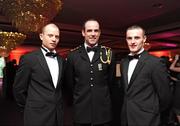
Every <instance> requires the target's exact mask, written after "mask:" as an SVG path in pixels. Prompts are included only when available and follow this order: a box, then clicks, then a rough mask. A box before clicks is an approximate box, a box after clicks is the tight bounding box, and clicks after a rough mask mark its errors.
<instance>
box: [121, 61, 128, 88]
mask: <svg viewBox="0 0 180 126" xmlns="http://www.w3.org/2000/svg"><path fill="white" fill-rule="evenodd" d="M122 65H123V66H122V74H123V78H124V83H125V87H126V89H127V88H128V66H129V59H128V58H126V59H124V62H123V64H122Z"/></svg>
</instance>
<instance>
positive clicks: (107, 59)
mask: <svg viewBox="0 0 180 126" xmlns="http://www.w3.org/2000/svg"><path fill="white" fill-rule="evenodd" d="M101 48H102V49H105V53H106V59H105V60H104V59H103V53H102V51H100V60H101V62H102V63H104V64H106V63H107V64H111V57H112V53H111V48H106V47H105V46H101Z"/></svg>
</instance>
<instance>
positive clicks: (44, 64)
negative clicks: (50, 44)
mask: <svg viewBox="0 0 180 126" xmlns="http://www.w3.org/2000/svg"><path fill="white" fill-rule="evenodd" d="M37 57H38V60H39V63H40V65H41V66H42V68H43V70H44V71H45V73H46V74H47V75H48V76H49V77H51V74H50V71H49V68H48V65H47V62H46V59H45V57H44V56H43V53H42V52H41V50H39V52H38V55H37ZM51 80H52V78H51Z"/></svg>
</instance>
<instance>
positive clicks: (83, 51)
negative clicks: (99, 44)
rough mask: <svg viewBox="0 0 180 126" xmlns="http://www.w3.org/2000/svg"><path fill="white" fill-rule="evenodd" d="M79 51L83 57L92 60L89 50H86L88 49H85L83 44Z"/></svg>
mask: <svg viewBox="0 0 180 126" xmlns="http://www.w3.org/2000/svg"><path fill="white" fill-rule="evenodd" d="M79 53H80V56H81V58H82V59H84V60H86V61H88V62H90V60H89V57H88V54H87V52H86V49H85V47H84V45H82V46H81V47H80V49H79Z"/></svg>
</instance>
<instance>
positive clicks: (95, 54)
mask: <svg viewBox="0 0 180 126" xmlns="http://www.w3.org/2000/svg"><path fill="white" fill-rule="evenodd" d="M99 57H100V46H98V50H97V51H96V52H95V53H94V56H93V59H92V63H94V62H96V61H97V60H98V59H99Z"/></svg>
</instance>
